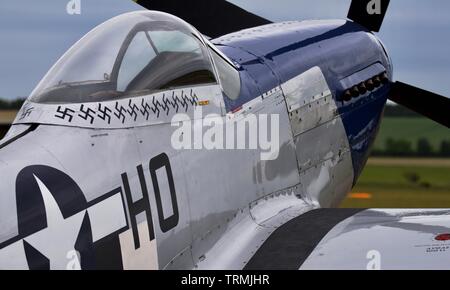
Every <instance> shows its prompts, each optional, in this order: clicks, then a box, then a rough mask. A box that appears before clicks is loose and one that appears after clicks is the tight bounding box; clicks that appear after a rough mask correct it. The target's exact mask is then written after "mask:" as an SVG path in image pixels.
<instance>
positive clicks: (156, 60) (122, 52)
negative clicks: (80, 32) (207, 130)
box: [30, 11, 216, 104]
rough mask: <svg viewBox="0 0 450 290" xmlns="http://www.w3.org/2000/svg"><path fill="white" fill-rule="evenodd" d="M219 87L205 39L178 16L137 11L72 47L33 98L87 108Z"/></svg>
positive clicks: (113, 20)
mask: <svg viewBox="0 0 450 290" xmlns="http://www.w3.org/2000/svg"><path fill="white" fill-rule="evenodd" d="M211 83H216V78H215V74H214V70H213V68H212V64H211V59H210V57H209V54H208V50H207V48H206V46H205V44H204V42H203V41H202V37H201V35H200V34H199V33H198V32H197V31H195V30H194V29H193V28H192V27H191V26H190V25H189V24H187V23H186V22H184V21H182V20H181V19H179V18H176V17H174V16H172V15H169V14H166V13H161V12H156V11H144V12H131V13H127V14H123V15H120V16H117V17H115V18H112V19H111V20H108V21H106V22H105V23H103V24H101V25H99V26H97V27H96V28H95V29H93V30H92V31H91V32H89V33H88V34H86V36H84V37H83V38H82V39H81V40H79V41H78V42H77V43H76V44H75V45H74V46H72V47H71V48H70V49H69V50H68V51H67V52H66V53H65V54H64V55H63V56H62V57H61V59H60V60H58V62H57V63H56V64H55V65H54V66H53V67H52V68H51V69H50V71H49V72H48V73H47V74H46V76H45V77H44V78H43V79H42V81H41V82H40V83H39V84H38V86H37V87H36V88H35V89H34V91H33V92H32V94H31V96H30V101H32V102H36V103H51V104H55V103H56V104H58V103H83V102H97V101H110V100H114V99H120V98H126V97H132V96H140V95H146V94H151V93H153V92H158V91H163V90H169V89H173V88H179V87H186V86H196V85H202V84H211Z"/></svg>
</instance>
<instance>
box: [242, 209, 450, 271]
mask: <svg viewBox="0 0 450 290" xmlns="http://www.w3.org/2000/svg"><path fill="white" fill-rule="evenodd" d="M245 269H248V270H254V269H258V270H261V269H280V270H281V269H285V270H293V269H309V270H311V269H314V270H316V269H319V270H347V269H350V270H365V269H425V270H426V269H450V210H419V209H415V210H381V209H369V210H349V209H318V210H313V211H309V212H307V213H305V214H303V215H300V216H299V217H297V218H294V219H292V220H291V221H289V222H287V223H285V224H284V225H282V226H280V227H279V228H277V229H276V230H275V231H274V232H273V234H271V236H270V237H269V238H268V239H267V240H266V241H265V242H264V243H263V244H262V246H261V247H260V248H259V249H258V250H257V251H256V252H255V254H254V255H253V257H252V258H251V259H250V260H249V262H248V263H247V264H246V266H245Z"/></svg>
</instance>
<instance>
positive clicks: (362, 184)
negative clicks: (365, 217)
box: [342, 158, 450, 208]
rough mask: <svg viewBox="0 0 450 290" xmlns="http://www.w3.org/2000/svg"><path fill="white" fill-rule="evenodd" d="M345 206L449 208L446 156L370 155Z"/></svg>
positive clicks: (449, 162) (449, 175) (449, 179)
mask: <svg viewBox="0 0 450 290" xmlns="http://www.w3.org/2000/svg"><path fill="white" fill-rule="evenodd" d="M342 207H347V208H450V159H395V158H374V159H370V160H369V162H368V164H367V166H366V168H365V170H364V172H363V174H362V176H361V177H360V179H359V181H358V184H357V185H356V186H355V188H354V189H353V190H352V193H351V194H349V196H348V197H347V199H346V200H345V201H344V202H343V204H342Z"/></svg>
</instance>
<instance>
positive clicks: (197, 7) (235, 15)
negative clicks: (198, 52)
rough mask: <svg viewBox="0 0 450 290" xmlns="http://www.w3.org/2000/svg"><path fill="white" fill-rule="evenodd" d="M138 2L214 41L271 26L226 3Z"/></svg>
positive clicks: (193, 0) (202, 0)
mask: <svg viewBox="0 0 450 290" xmlns="http://www.w3.org/2000/svg"><path fill="white" fill-rule="evenodd" d="M135 2H136V3H137V4H139V5H141V6H143V7H145V8H147V9H149V10H158V11H162V12H166V13H169V14H172V15H175V16H178V17H180V18H181V19H183V20H184V21H186V22H188V23H190V24H192V25H193V26H194V27H195V28H197V29H198V30H199V31H200V32H201V33H203V34H204V35H207V36H209V37H211V38H217V37H219V36H222V35H225V34H228V33H231V32H235V31H239V30H242V29H246V28H251V27H255V26H261V25H265V24H270V23H272V22H270V21H269V20H267V19H264V18H262V17H260V16H257V15H255V14H252V13H250V12H248V11H246V10H244V9H242V8H240V7H238V6H236V5H234V4H232V3H229V2H227V1H225V0H137V1H135Z"/></svg>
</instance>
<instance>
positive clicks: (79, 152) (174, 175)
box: [0, 12, 450, 269]
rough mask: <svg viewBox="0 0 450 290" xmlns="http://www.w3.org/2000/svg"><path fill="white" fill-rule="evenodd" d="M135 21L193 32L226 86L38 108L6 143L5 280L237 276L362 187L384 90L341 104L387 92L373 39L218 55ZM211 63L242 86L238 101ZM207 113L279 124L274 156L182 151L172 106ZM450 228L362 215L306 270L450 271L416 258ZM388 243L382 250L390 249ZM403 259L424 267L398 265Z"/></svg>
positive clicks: (280, 34) (265, 34) (246, 35)
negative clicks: (61, 275)
mask: <svg viewBox="0 0 450 290" xmlns="http://www.w3.org/2000/svg"><path fill="white" fill-rule="evenodd" d="M139 17H150V18H152V17H156V18H159V17H160V18H163V19H166V18H167V19H169V20H168V21H171V22H173V23H176V24H177V25H179V26H182V27H188V29H191V30H192V33H193V34H194V35H195V37H196V38H197V39H199V41H200V43H201V45H202V46H203V47H204V48H205V49H206V51H208V58H207V59H208V61H210V62H211V65H212V67H213V72H214V74H215V77H216V79H217V80H218V82H217V83H215V84H211V83H208V84H201V85H196V86H188V87H182V88H181V87H180V88H169V89H166V90H163V91H161V92H156V93H152V94H148V95H140V96H134V97H133V96H132V97H126V98H120V99H117V100H116V99H114V100H99V101H89V102H81V103H79V102H75V103H72V102H65V101H64V96H61V102H59V103H39V102H33V98H31V99H30V100H28V101H27V102H26V104H24V106H23V108H22V109H21V111H20V112H19V113H18V116H17V118H16V120H15V122H14V124H13V126H12V128H11V130H10V132H9V133H8V135H7V136H6V137H5V139H4V140H3V141H2V143H1V144H2V145H0V146H1V147H2V148H1V149H0V165H1V167H2V176H3V178H4V179H3V180H5V182H2V184H1V187H0V191H1V195H0V268H1V269H11V268H13V269H45V268H50V269H96V268H120V269H243V268H245V267H246V266H247V265H248V264H249V261H251V260H252V257H254V255H255V253H257V252H258V250H260V249H262V247H261V246H262V245H263V244H264V243H265V242H267V241H268V238H269V237H270V236H271V235H272V234H274V231H275V230H276V229H281V228H282V227H283V226H284V225H286V224H287V223H288V222H289V221H291V220H293V219H294V218H301V217H302V216H303V215H304V214H305V213H308V212H311V211H313V210H316V209H319V208H327V207H336V206H338V205H339V203H340V201H341V200H342V199H343V198H344V197H345V195H346V194H347V193H348V192H349V191H350V190H351V188H352V186H353V185H354V184H355V182H356V180H357V178H358V176H359V174H360V172H361V170H362V168H363V167H364V164H365V162H366V161H367V158H368V154H369V150H370V147H371V145H372V143H373V140H374V139H375V136H376V132H377V129H378V127H379V124H380V120H381V115H382V110H383V107H384V104H385V102H386V100H387V97H388V93H389V83H388V82H384V83H383V84H381V83H380V84H379V85H378V87H376V88H373V89H372V90H368V91H367V92H365V93H364V94H361V95H359V96H354V97H353V98H352V99H351V100H347V101H344V100H343V99H342V98H341V95H342V94H343V92H344V91H347V90H348V89H350V88H352V87H353V86H355V85H357V84H359V83H361V82H365V81H367V80H371V79H373V78H377V77H380V76H384V77H385V78H387V79H389V80H392V65H391V61H390V59H389V57H388V56H387V54H386V51H385V49H384V48H383V46H382V44H381V42H380V41H379V40H378V39H377V38H376V37H375V36H374V35H373V34H372V33H370V32H368V31H366V30H365V29H364V28H363V27H361V26H359V25H358V24H356V23H352V22H347V21H306V22H287V23H279V24H272V25H268V26H263V27H259V28H254V29H249V30H246V31H242V32H237V33H235V34H232V35H227V36H224V37H222V38H219V39H215V40H212V41H211V42H209V41H207V40H205V39H204V37H203V36H202V35H201V34H200V33H198V32H197V31H195V30H194V29H193V28H191V27H190V26H189V24H187V23H185V22H183V21H182V20H180V19H177V18H175V17H173V16H169V15H166V14H162V13H159V12H135V13H131V14H125V15H123V16H119V17H117V18H116V19H115V20H113V21H116V22H117V23H119V24H120V23H121V21H123V23H126V22H127V21H128V19H131V18H139ZM100 29H101V27H100ZM214 54H216V57H217V56H219V57H222V58H223V59H222V60H223V61H225V62H227V63H228V64H229V65H230V66H232V67H234V69H235V70H236V71H237V72H238V74H239V78H240V91H239V96H238V97H237V98H236V99H234V100H233V99H230V98H228V97H227V96H226V94H225V91H226V88H225V87H224V83H223V81H222V80H221V78H220V74H221V73H222V72H221V71H220V70H219V69H218V63H217V58H215V57H214ZM105 79H106V78H105ZM167 96H172V97H174V98H176V97H178V101H175V99H171V102H169V101H167V100H168V99H167ZM158 102H159V105H155V104H156V103H158ZM146 104H148V106H146ZM177 105H178V107H177ZM199 106H201V107H202V108H203V110H204V111H206V112H207V113H215V114H218V115H220V116H221V118H223V119H224V120H225V121H226V122H241V121H242V120H244V118H243V117H245V116H247V115H250V114H256V115H257V114H276V115H278V116H279V121H280V122H279V124H280V126H279V129H280V130H279V140H280V142H279V143H280V148H279V152H278V153H279V154H278V158H276V159H275V160H261V158H260V156H261V155H260V153H261V152H260V149H256V150H206V149H204V150H175V149H173V146H172V144H171V138H172V135H173V133H174V132H175V130H176V128H175V127H173V126H172V124H171V119H172V117H173V116H174V115H175V114H176V113H177V109H176V108H180V107H183V109H184V110H185V113H186V114H188V115H189V116H192V117H194V109H195V108H196V107H199ZM105 108H107V109H108V110H109V111H108V110H107V109H105ZM146 109H147V110H146ZM152 109H153V110H152ZM108 117H109V119H108ZM200 121H202V120H198V119H197V120H196V119H193V120H186V121H184V122H193V123H194V124H195V123H196V122H200ZM36 124H38V126H36ZM192 128H193V130H194V131H195V130H198V127H196V126H195V125H194V126H192ZM194 133H195V132H194ZM72 192H73V194H72ZM69 193H70V194H69ZM448 217H449V213H448V212H447V211H437V210H436V211H426V212H422V211H417V212H407V213H406V214H405V213H404V212H400V211H390V210H371V211H367V212H361V213H358V214H356V215H354V216H351V217H349V218H348V219H345V220H344V221H342V222H341V223H339V224H338V225H336V227H335V228H333V230H331V231H330V232H329V233H328V234H327V235H326V236H325V238H324V239H323V240H322V241H321V242H320V244H318V245H317V248H316V249H314V251H312V253H311V255H310V256H309V257H308V258H307V259H306V261H304V263H303V265H298V267H297V269H298V268H300V266H301V268H304V269H327V268H332V269H341V268H355V269H356V268H357V269H366V266H367V262H368V260H367V252H368V251H371V250H378V251H380V252H381V253H385V255H386V256H387V255H389V258H386V261H383V264H382V265H383V267H385V268H401V267H411V268H414V267H418V268H422V267H423V268H446V267H448V266H449V265H448V262H446V261H448V259H443V255H447V256H448V253H447V252H444V253H439V254H436V253H431V254H430V253H429V252H427V251H426V249H425V250H424V249H423V248H420V250H417V251H411V248H413V249H418V248H417V247H416V248H415V246H414V245H415V244H417V245H419V244H421V245H423V244H424V243H426V242H427V241H428V243H430V244H432V243H433V241H432V240H433V237H434V236H435V235H436V234H438V233H441V232H442V231H445V230H446V229H447V227H448V226H449V225H448V224H449V223H450V219H449V218H448ZM436 225H439V226H436ZM393 229H394V230H396V231H395V238H396V239H395V241H393V242H392V243H389V244H388V243H386V240H385V239H383V237H384V236H385V235H391V234H392V233H391V231H393ZM377 237H380V238H377ZM299 238H301V237H299ZM375 238H377V239H376V241H375V240H374V239H375ZM403 238H408V241H407V242H403V241H402V239H403ZM348 249H351V256H347V254H346V251H347V250H348ZM406 253H408V254H406ZM409 253H410V254H411V256H412V257H410V258H411V259H413V260H414V261H415V263H409V262H408V264H404V263H403V262H402V261H405V260H402V259H403V258H405V255H409ZM293 254H295V253H293ZM328 258H329V259H328ZM330 261H331V262H330ZM437 261H439V262H437Z"/></svg>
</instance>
